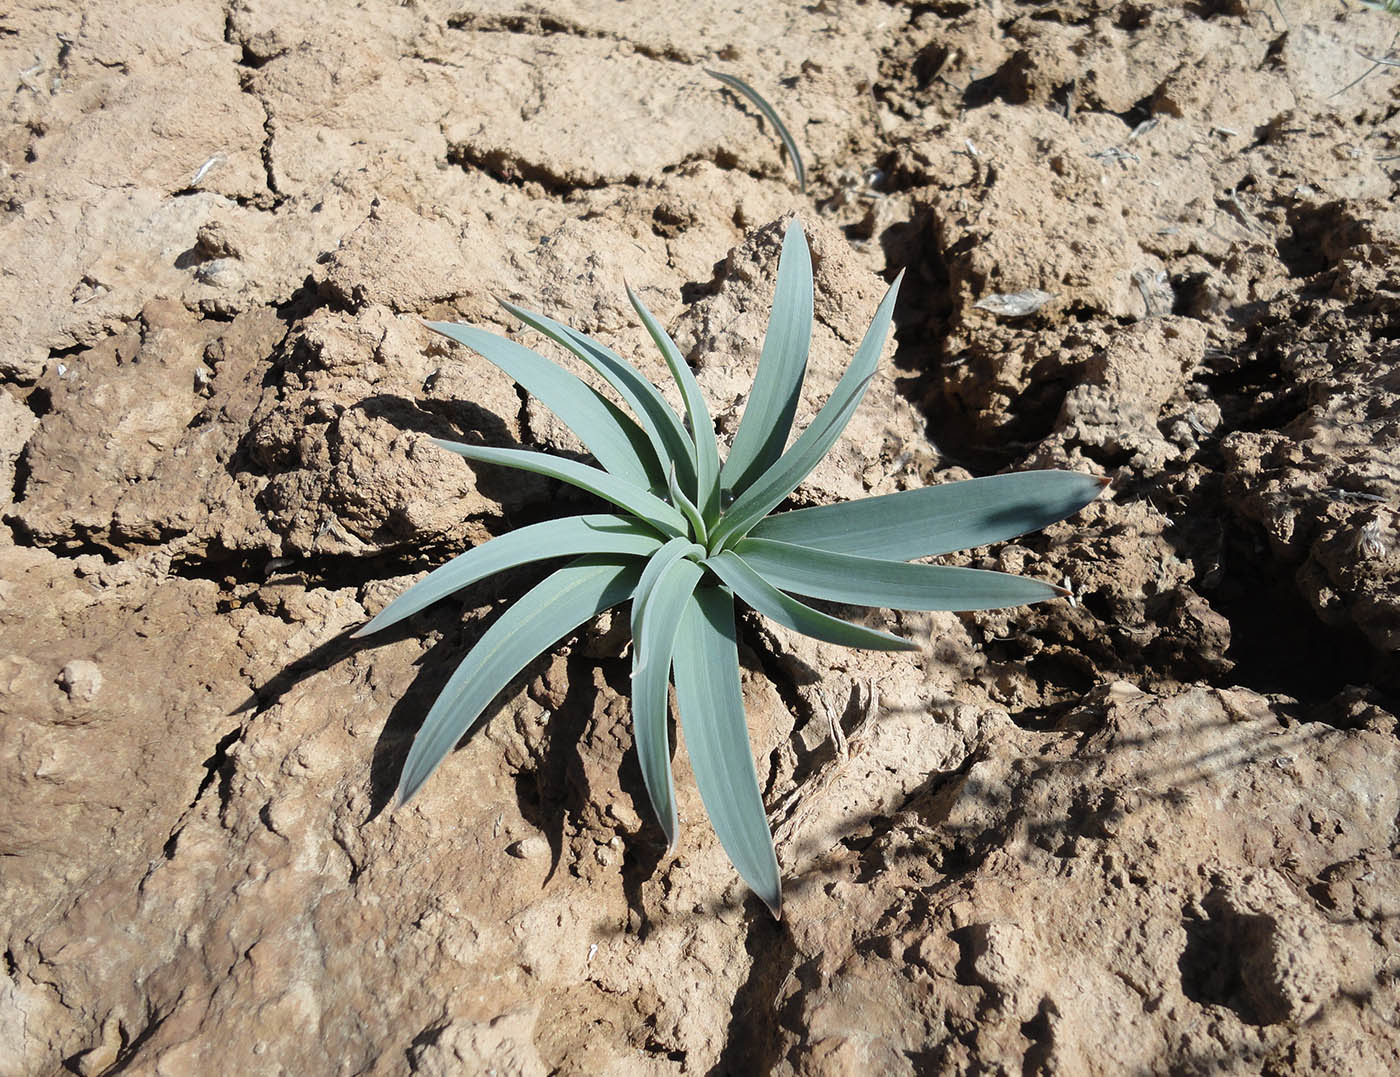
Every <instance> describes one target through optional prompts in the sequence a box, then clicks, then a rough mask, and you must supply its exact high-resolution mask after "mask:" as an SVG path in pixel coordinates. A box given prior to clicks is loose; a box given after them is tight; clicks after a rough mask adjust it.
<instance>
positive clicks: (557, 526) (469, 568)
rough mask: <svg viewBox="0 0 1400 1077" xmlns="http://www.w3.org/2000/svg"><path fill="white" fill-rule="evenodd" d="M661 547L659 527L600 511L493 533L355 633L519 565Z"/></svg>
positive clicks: (377, 627) (383, 625)
mask: <svg viewBox="0 0 1400 1077" xmlns="http://www.w3.org/2000/svg"><path fill="white" fill-rule="evenodd" d="M660 548H661V539H660V538H659V537H658V536H657V534H656V532H655V531H653V530H652V529H651V528H649V527H647V526H646V525H645V524H643V523H641V522H640V521H638V520H634V519H632V518H631V517H630V516H616V515H613V514H611V513H595V514H592V515H588V516H570V517H567V518H565V519H563V520H547V521H545V522H544V523H539V524H531V525H530V526H529V527H522V528H520V529H519V530H516V531H511V532H508V533H507V534H504V535H501V536H500V537H499V538H493V539H492V540H491V541H490V542H485V543H483V544H482V545H480V546H477V547H476V548H475V549H471V550H468V551H467V552H466V553H463V554H459V555H458V556H456V557H454V558H453V559H452V560H451V561H448V562H447V563H446V564H445V565H440V566H439V567H437V568H435V569H433V571H432V572H430V573H428V575H427V576H425V577H423V579H421V580H419V581H418V582H417V583H415V584H414V585H413V586H412V587H410V588H409V589H408V590H407V591H405V592H404V593H403V594H401V595H399V597H398V598H396V599H394V601H392V602H390V603H389V605H387V606H385V607H384V609H382V610H380V611H379V613H378V614H377V615H376V616H375V617H374V618H373V619H371V620H370V621H369V622H368V623H366V624H365V626H364V627H363V628H361V629H360V630H359V631H358V632H356V633H354V637H355V638H356V639H358V638H360V637H362V636H368V635H370V634H371V633H372V632H378V631H380V630H382V629H385V628H388V627H389V626H390V625H393V624H397V623H398V622H399V621H402V620H403V619H404V618H405V617H412V616H413V615H414V614H415V613H417V612H418V611H419V610H425V609H427V608H428V607H429V606H431V605H432V604H433V603H434V602H436V601H438V600H439V599H441V598H446V597H447V596H448V595H450V594H452V593H453V592H454V591H460V590H461V589H462V588H463V587H468V586H470V585H471V584H473V583H476V582H477V581H478V580H484V579H485V578H486V577H487V576H494V575H495V574H496V573H497V572H502V571H504V570H505V569H508V568H514V567H515V566H516V565H525V564H529V563H530V562H532V561H544V560H547V559H549V558H551V557H577V556H579V555H581V554H586V553H613V554H628V555H632V556H636V557H647V556H649V555H651V554H653V553H655V552H656V551H657V550H659V549H660Z"/></svg>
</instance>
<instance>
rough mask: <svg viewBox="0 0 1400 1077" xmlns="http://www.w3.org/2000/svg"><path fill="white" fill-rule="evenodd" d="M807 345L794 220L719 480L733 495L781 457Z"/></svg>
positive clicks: (808, 316)
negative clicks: (750, 381)
mask: <svg viewBox="0 0 1400 1077" xmlns="http://www.w3.org/2000/svg"><path fill="white" fill-rule="evenodd" d="M811 344H812V252H811V251H810V250H808V249H807V237H806V236H805V235H803V234H802V226H801V225H800V224H799V223H798V222H797V219H796V218H794V219H793V220H792V222H791V223H790V224H789V225H788V227H787V234H786V235H784V237H783V253H782V255H781V256H780V257H779V259H778V284H777V288H776V290H775V291H774V294H773V309H772V313H771V314H769V316H768V332H767V333H766V334H765V336H764V338H763V353H762V354H761V355H760V356H759V358H758V370H757V371H756V372H755V374H754V379H753V392H752V393H750V394H749V402H748V404H747V405H745V407H744V415H743V418H742V419H740V420H739V429H738V430H737V431H736V432H735V434H734V444H733V445H732V446H731V447H730V450H729V456H728V458H727V459H726V460H725V461H724V468H723V470H722V471H721V472H720V482H721V485H723V486H724V487H725V488H726V489H728V490H729V491H730V493H731V494H732V495H733V496H734V497H738V496H739V495H740V494H742V493H743V492H744V491H745V490H747V489H748V488H749V487H750V486H751V485H753V483H754V480H756V479H757V478H758V477H759V476H760V475H762V474H763V473H764V472H765V471H767V470H768V469H769V468H770V467H772V466H773V464H774V462H775V461H776V460H777V459H778V458H779V457H780V456H782V455H783V449H784V448H785V447H786V446H787V440H788V435H789V434H790V433H791V432H792V418H793V416H794V415H795V414H797V401H798V397H800V396H801V395H802V379H803V377H804V376H805V375H806V373H807V353H808V351H809V350H810V348H811Z"/></svg>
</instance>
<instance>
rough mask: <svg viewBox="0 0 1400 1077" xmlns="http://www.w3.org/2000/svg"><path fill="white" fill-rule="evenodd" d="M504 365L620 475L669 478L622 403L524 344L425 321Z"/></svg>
mask: <svg viewBox="0 0 1400 1077" xmlns="http://www.w3.org/2000/svg"><path fill="white" fill-rule="evenodd" d="M423 324H424V325H426V326H427V327H428V328H429V329H431V330H432V331H433V332H434V333H440V334H441V335H442V336H445V337H447V338H448V339H449V340H455V341H456V342H457V343H458V344H462V345H465V346H466V347H468V348H470V349H471V350H472V351H474V352H476V353H477V354H478V355H480V356H481V357H482V358H483V359H485V360H487V361H488V362H490V363H492V364H493V365H495V366H496V367H499V368H500V369H501V370H502V371H504V372H505V373H506V374H507V375H508V376H509V377H511V378H512V379H513V380H514V381H515V383H516V384H517V385H519V386H520V387H521V388H522V389H524V390H525V391H526V392H527V393H529V394H530V395H531V396H533V397H535V398H536V399H537V400H539V402H540V403H542V404H543V405H544V406H545V407H547V408H549V410H550V411H552V412H554V414H555V415H557V416H559V418H560V419H561V420H563V422H564V424H565V425H566V426H567V427H568V428H569V429H570V430H572V431H573V432H574V433H575V434H577V435H578V438H579V440H580V441H582V442H583V444H584V445H585V446H586V447H587V449H588V451H589V452H591V453H592V454H593V455H594V457H596V458H597V460H598V463H599V464H600V465H602V467H603V468H604V469H605V470H607V471H610V472H612V473H613V474H614V475H616V476H617V477H618V478H621V479H626V480H627V481H628V482H632V483H635V484H637V485H638V486H642V487H649V488H652V489H660V484H661V482H662V479H663V477H664V475H663V472H662V471H661V468H660V464H659V461H657V459H656V454H655V452H654V451H653V450H652V447H651V445H650V443H649V442H648V441H647V437H646V434H645V432H643V430H642V428H641V427H639V426H638V425H637V424H636V423H635V422H633V421H632V419H631V418H629V417H628V416H627V415H626V414H625V413H624V412H623V411H622V410H621V409H620V408H618V407H617V405H616V404H614V403H612V401H610V400H607V399H606V398H604V397H603V396H602V395H601V394H600V393H599V392H598V391H597V390H596V389H594V388H593V387H592V386H591V385H589V384H588V383H587V382H585V381H583V380H582V379H581V378H576V377H574V375H572V374H570V373H569V372H568V371H567V370H564V369H563V368H562V367H560V366H557V365H556V364H554V363H551V362H550V361H549V360H548V359H546V358H545V357H544V356H542V355H538V354H536V353H535V352H532V351H531V350H530V349H529V348H527V347H525V346H524V345H523V344H517V343H516V342H515V341H513V340H507V339H506V338H505V337H499V336H497V335H496V334H495V333H488V332H486V331H485V330H484V329H477V328H475V327H473V326H470V325H457V324H454V323H452V322H424V323H423Z"/></svg>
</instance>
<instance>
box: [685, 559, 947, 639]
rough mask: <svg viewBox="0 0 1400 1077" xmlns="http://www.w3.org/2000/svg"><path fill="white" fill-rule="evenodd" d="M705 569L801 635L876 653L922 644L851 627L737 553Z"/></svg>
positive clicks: (872, 629) (706, 561) (713, 562)
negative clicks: (793, 593)
mask: <svg viewBox="0 0 1400 1077" xmlns="http://www.w3.org/2000/svg"><path fill="white" fill-rule="evenodd" d="M705 566H706V567H707V568H709V569H710V570H711V571H713V572H714V574H715V575H716V576H718V577H719V578H720V579H721V580H723V581H724V582H725V584H727V585H728V586H729V588H730V589H731V590H732V591H733V592H734V593H735V594H736V595H738V596H739V597H740V598H742V599H743V600H744V601H745V602H747V603H748V604H749V605H750V606H752V607H753V608H754V609H756V610H758V612H759V613H761V614H763V615H764V616H765V617H771V618H772V619H773V620H775V621H777V622H778V623H779V624H780V625H783V626H784V627H786V628H791V629H792V630H793V631H794V632H801V633H802V634H803V635H804V636H811V637H812V638H813V639H819V640H823V641H824V642H826V643H835V644H838V645H839V646H842V647H861V648H864V649H866V650H876V651H917V650H918V649H919V645H918V644H917V643H914V642H912V641H910V640H907V639H901V638H900V637H899V636H893V635H891V634H890V633H888V632H881V631H880V630H879V629H876V628H866V627H865V626H864V625H856V624H851V623H850V622H849V621H843V620H841V619H840V618H839V617H831V616H828V615H827V614H825V613H822V612H821V611H820V610H814V609H812V607H811V606H808V605H806V604H805V603H802V602H799V601H797V599H795V598H793V597H791V596H790V595H785V594H783V593H782V592H781V591H779V590H778V589H777V588H776V587H774V586H773V585H772V584H771V583H769V582H768V581H767V580H765V579H764V578H763V577H762V576H760V575H759V574H758V573H757V572H755V571H754V570H753V569H752V568H750V567H749V565H748V563H747V562H745V560H744V559H743V558H742V557H740V556H739V555H738V554H736V553H735V552H734V551H733V550H724V551H722V552H721V553H718V554H716V555H714V556H713V557H709V558H706V559H705Z"/></svg>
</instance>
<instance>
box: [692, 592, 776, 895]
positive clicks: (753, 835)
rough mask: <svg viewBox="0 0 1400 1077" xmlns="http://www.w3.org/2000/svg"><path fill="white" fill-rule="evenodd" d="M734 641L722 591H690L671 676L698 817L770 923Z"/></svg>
mask: <svg viewBox="0 0 1400 1077" xmlns="http://www.w3.org/2000/svg"><path fill="white" fill-rule="evenodd" d="M736 639H737V636H736V632H735V627H734V599H733V598H732V597H731V596H730V594H729V593H728V592H727V591H725V590H724V589H723V588H721V587H714V586H701V587H699V588H697V589H696V591H695V592H694V594H692V595H691V598H690V600H689V602H688V603H687V604H686V610H685V614H684V615H683V616H682V617H681V619H680V631H679V634H678V636H677V638H676V648H675V657H674V658H673V659H672V661H671V676H672V678H673V679H674V681H675V684H676V705H677V707H678V709H679V710H680V716H681V731H682V733H684V735H685V747H686V751H687V752H688V753H689V755H690V769H691V771H692V772H694V774H695V785H696V788H698V789H699V790H700V800H701V801H702V802H703V803H704V805H705V814H707V815H708V816H709V817H710V824H711V825H712V826H713V827H714V828H715V834H716V835H718V837H719V843H720V844H721V845H722V846H724V851H725V852H726V853H728V854H729V859H730V862H731V863H733V865H734V867H735V868H736V869H737V870H738V872H739V875H740V877H742V878H743V880H744V882H746V883H748V885H749V889H751V890H752V891H753V892H754V893H755V894H757V895H758V896H759V897H760V898H762V899H763V903H764V904H765V905H767V906H768V908H769V909H770V910H771V911H772V913H773V915H774V916H775V917H777V916H780V915H781V913H782V882H781V880H780V877H779V874H778V858H777V856H776V855H775V854H774V852H773V836H772V833H771V832H770V831H769V829H768V816H767V813H766V812H765V811H764V808H763V795H762V793H760V792H759V788H758V773H757V771H756V770H755V769H754V764H753V748H752V746H751V745H750V744H749V731H748V723H747V721H746V720H745V718H744V697H743V693H742V691H741V689H740V684H739V651H738V647H737V644H736Z"/></svg>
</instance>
